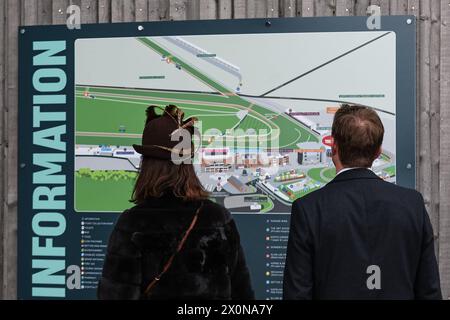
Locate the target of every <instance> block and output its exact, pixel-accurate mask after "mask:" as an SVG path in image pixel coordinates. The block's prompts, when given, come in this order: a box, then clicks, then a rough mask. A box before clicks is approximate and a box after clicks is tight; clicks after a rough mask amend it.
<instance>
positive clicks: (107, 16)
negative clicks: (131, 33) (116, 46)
mask: <svg viewBox="0 0 450 320" xmlns="http://www.w3.org/2000/svg"><path fill="white" fill-rule="evenodd" d="M98 22H99V23H109V22H111V1H110V0H99V1H98Z"/></svg>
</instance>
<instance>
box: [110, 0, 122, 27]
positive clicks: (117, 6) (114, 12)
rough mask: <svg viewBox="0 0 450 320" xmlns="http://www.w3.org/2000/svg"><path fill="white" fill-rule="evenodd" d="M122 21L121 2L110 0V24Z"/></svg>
mask: <svg viewBox="0 0 450 320" xmlns="http://www.w3.org/2000/svg"><path fill="white" fill-rule="evenodd" d="M122 21H123V0H111V22H122Z"/></svg>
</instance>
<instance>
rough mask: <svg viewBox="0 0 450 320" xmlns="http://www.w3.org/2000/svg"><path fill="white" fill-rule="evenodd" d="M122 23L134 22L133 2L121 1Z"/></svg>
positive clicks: (132, 0)
mask: <svg viewBox="0 0 450 320" xmlns="http://www.w3.org/2000/svg"><path fill="white" fill-rule="evenodd" d="M122 17H123V21H124V22H134V21H135V20H136V15H135V7H134V0H123V16H122Z"/></svg>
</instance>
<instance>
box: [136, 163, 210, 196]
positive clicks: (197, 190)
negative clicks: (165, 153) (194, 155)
mask: <svg viewBox="0 0 450 320" xmlns="http://www.w3.org/2000/svg"><path fill="white" fill-rule="evenodd" d="M166 193H172V194H173V195H174V196H176V197H178V198H181V199H183V200H184V201H196V200H204V199H207V198H208V197H209V193H208V192H207V191H205V189H204V188H203V186H202V185H201V183H200V181H199V179H198V177H197V175H196V174H195V170H194V166H193V165H192V164H181V165H176V164H174V163H173V162H172V161H167V160H159V159H154V158H148V157H143V158H142V161H141V167H140V170H139V174H138V177H137V179H136V183H135V185H134V189H133V195H132V198H131V200H130V201H131V202H134V203H135V204H139V203H142V202H143V201H145V200H146V199H148V198H151V197H156V198H159V197H161V196H163V195H164V194H166Z"/></svg>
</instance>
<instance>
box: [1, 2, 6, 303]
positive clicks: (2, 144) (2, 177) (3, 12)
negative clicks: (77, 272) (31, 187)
mask: <svg viewBox="0 0 450 320" xmlns="http://www.w3.org/2000/svg"><path fill="white" fill-rule="evenodd" d="M5 8H6V3H5V2H1V3H0V241H1V245H0V288H3V287H4V283H3V269H4V266H3V260H4V258H3V257H4V255H3V244H4V237H3V235H4V228H3V227H2V226H3V225H4V221H3V220H4V218H3V217H4V215H5V212H6V211H5V210H4V209H5V191H6V189H5V185H4V181H5V180H6V179H5V178H6V170H5V169H6V163H5V144H6V139H5V137H6V134H7V133H6V132H5V131H6V130H5V126H4V125H3V123H5V109H4V105H5V56H6V52H5V51H6V50H5V49H6V46H5V26H6V23H5V22H6V20H5ZM0 299H2V300H3V299H4V295H3V289H2V290H0Z"/></svg>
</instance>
